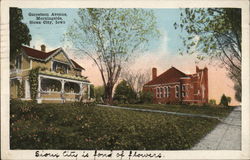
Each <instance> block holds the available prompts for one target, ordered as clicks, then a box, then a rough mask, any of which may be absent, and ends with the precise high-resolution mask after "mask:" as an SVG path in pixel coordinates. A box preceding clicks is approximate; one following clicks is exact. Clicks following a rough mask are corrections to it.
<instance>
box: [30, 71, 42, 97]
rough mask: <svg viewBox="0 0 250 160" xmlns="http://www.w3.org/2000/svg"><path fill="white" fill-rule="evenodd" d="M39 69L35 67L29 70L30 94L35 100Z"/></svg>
mask: <svg viewBox="0 0 250 160" xmlns="http://www.w3.org/2000/svg"><path fill="white" fill-rule="evenodd" d="M39 70H40V67H37V68H34V69H32V70H30V72H29V83H30V94H31V98H32V99H33V100H35V99H36V96H37V89H38V74H39Z"/></svg>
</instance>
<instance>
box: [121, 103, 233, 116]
mask: <svg viewBox="0 0 250 160" xmlns="http://www.w3.org/2000/svg"><path fill="white" fill-rule="evenodd" d="M118 106H121V107H129V108H141V109H152V110H162V111H169V112H180V113H191V114H204V115H209V116H215V117H220V118H224V117H226V116H228V114H229V113H230V112H231V111H232V110H233V107H222V106H210V105H200V106H199V105H173V104H171V105H170V104H119V105H118Z"/></svg>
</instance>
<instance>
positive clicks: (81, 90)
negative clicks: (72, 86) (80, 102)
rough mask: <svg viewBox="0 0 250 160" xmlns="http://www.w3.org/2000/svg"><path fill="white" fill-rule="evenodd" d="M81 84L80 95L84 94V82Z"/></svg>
mask: <svg viewBox="0 0 250 160" xmlns="http://www.w3.org/2000/svg"><path fill="white" fill-rule="evenodd" d="M79 86H80V95H82V93H83V84H82V83H79Z"/></svg>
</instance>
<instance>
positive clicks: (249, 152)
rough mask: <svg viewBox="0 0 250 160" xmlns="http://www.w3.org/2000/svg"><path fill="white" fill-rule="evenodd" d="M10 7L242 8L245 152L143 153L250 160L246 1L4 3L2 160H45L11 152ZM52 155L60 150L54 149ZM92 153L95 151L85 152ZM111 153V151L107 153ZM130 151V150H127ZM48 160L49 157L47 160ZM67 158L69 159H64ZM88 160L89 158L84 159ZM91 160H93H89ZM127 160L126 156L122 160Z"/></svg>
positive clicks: (178, 157)
mask: <svg viewBox="0 0 250 160" xmlns="http://www.w3.org/2000/svg"><path fill="white" fill-rule="evenodd" d="M8 7H20V8H78V7H81V8H89V7H101V8H112V7H117V8H186V7H192V8H198V7H230V8H232V7H235V8H242V23H243V24H242V40H243V42H242V53H243V55H242V63H243V64H242V68H243V70H242V85H243V92H242V150H241V151H224V150H223V151H219V150H217V151H143V152H150V153H162V154H163V155H164V156H165V158H166V159H204V158H205V159H249V158H250V143H249V142H250V139H249V133H250V129H249V126H250V125H249V124H250V123H249V111H250V109H249V99H250V97H249V53H250V52H249V51H250V50H249V44H250V42H249V25H248V24H249V1H247V0H241V1H238V0H220V1H216V0H209V1H208V0H206V1H201V0H193V1H182V0H178V1H162V0H154V1H151V0H148V1H146V0H137V1H132V0H126V1H114V0H109V1H101V0H93V1H87V0H86V1H65V0H64V1H57V0H55V1H49V0H43V1H31V0H29V1H28V0H22V1H17V0H16V1H12V0H7V1H2V2H1V59H0V60H1V126H2V127H1V154H2V155H1V157H2V158H3V159H19V160H28V159H45V158H35V157H34V151H32V150H9V142H8V140H9V138H8V137H9V129H8V128H9V107H8V106H9V98H8V97H9V89H8V88H9V76H5V75H9V61H8V58H9V57H8V53H9V47H8V46H9V36H8V35H9V30H8V27H9V26H8V20H9V12H8ZM51 152H53V153H58V152H61V151H58V150H53V151H51ZM79 152H81V151H79ZM86 152H89V153H93V152H94V151H86ZM107 152H108V151H107ZM126 152H128V151H126ZM47 159H48V158H47ZM64 159H68V158H64ZM84 159H87V158H84ZM89 159H92V157H91V158H89ZM123 159H125V157H124V158H123Z"/></svg>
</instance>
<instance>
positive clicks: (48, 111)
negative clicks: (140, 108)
mask: <svg viewBox="0 0 250 160" xmlns="http://www.w3.org/2000/svg"><path fill="white" fill-rule="evenodd" d="M10 111H11V113H10V114H11V115H10V126H11V127H10V135H11V136H10V147H11V149H84V150H94V149H98V150H101V149H105V150H111V149H113V150H144V149H146V150H184V149H190V148H191V147H192V146H194V145H195V144H196V143H197V142H198V141H199V140H200V139H201V138H202V137H204V136H205V135H206V134H207V133H209V132H210V131H211V130H212V129H213V128H214V127H215V126H216V125H217V124H218V123H219V121H217V120H216V119H207V118H198V117H183V116H175V115H166V114H159V113H148V112H137V111H129V110H122V109H113V108H104V107H98V106H95V105H93V106H83V105H82V104H80V103H73V104H35V103H32V104H31V103H28V102H20V101H19V102H18V101H17V102H15V101H12V102H11V106H10Z"/></svg>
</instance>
